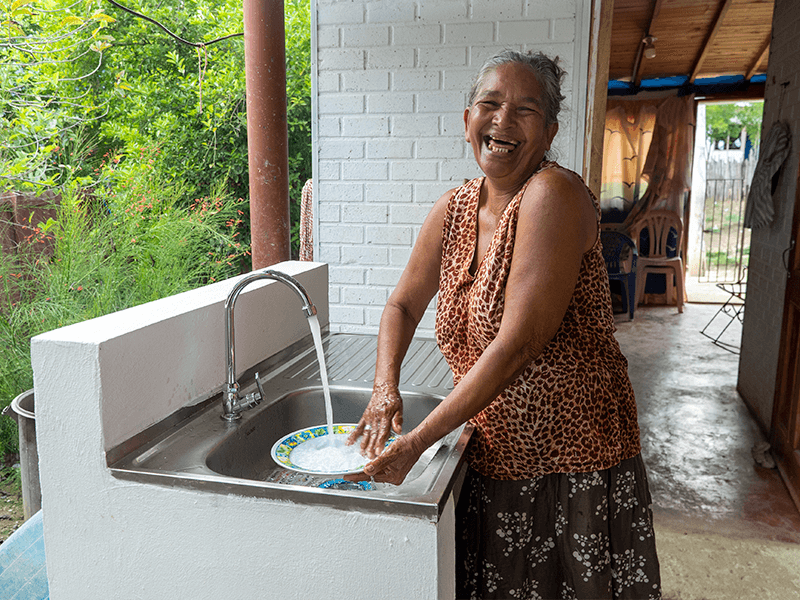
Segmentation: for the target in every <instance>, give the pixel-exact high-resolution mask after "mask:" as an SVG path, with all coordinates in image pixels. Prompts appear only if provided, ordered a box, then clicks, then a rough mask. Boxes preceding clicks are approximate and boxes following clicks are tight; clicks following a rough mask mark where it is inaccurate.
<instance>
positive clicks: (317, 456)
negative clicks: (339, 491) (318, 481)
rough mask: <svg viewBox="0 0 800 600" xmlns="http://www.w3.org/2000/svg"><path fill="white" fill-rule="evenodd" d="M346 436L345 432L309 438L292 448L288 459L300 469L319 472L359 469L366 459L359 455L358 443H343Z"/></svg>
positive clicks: (342, 471)
mask: <svg viewBox="0 0 800 600" xmlns="http://www.w3.org/2000/svg"><path fill="white" fill-rule="evenodd" d="M347 438H348V434H346V433H337V434H334V435H333V436H331V435H322V436H319V437H315V438H311V439H310V440H307V441H305V442H303V443H302V444H300V445H298V446H297V447H296V448H295V449H294V450H292V452H291V454H290V455H289V460H291V461H292V464H294V465H296V466H298V467H300V468H301V469H308V470H309V471H317V472H321V473H344V472H347V471H359V470H361V469H363V468H364V466H365V465H366V464H367V462H368V460H367V458H365V457H364V456H362V455H361V452H360V451H359V448H360V445H359V444H353V445H352V446H347V445H346V444H345V442H346V441H347Z"/></svg>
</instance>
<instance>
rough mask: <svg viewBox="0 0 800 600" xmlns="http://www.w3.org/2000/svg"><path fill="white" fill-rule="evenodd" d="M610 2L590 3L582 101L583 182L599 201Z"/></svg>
mask: <svg viewBox="0 0 800 600" xmlns="http://www.w3.org/2000/svg"><path fill="white" fill-rule="evenodd" d="M613 18H614V0H592V23H591V30H590V31H591V36H590V38H589V81H588V82H587V90H588V93H587V97H586V137H585V140H586V141H585V142H584V147H583V180H584V181H585V182H586V184H587V185H588V186H589V189H591V190H592V191H593V192H594V194H595V196H597V197H598V198H600V187H601V184H602V175H603V141H604V136H605V130H606V101H607V99H608V63H609V59H610V56H611V24H612V20H613Z"/></svg>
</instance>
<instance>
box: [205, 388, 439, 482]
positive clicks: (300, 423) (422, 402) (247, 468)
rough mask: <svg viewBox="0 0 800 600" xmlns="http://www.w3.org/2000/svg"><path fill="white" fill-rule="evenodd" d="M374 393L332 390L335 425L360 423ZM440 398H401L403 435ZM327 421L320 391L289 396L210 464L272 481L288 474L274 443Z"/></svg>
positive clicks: (213, 456) (227, 472) (224, 446)
mask: <svg viewBox="0 0 800 600" xmlns="http://www.w3.org/2000/svg"><path fill="white" fill-rule="evenodd" d="M371 393H372V390H371V389H370V388H354V387H337V386H334V387H332V388H331V406H332V407H333V415H334V420H335V422H337V423H358V420H359V419H360V418H361V413H363V412H364V407H365V406H366V405H367V403H368V402H369V399H370V395H371ZM441 399H442V398H441V396H433V395H430V394H421V393H418V392H417V393H415V392H406V393H405V394H403V429H404V431H411V430H412V429H413V428H414V427H416V426H417V425H419V424H420V423H421V422H422V420H423V419H424V418H425V417H426V416H427V415H428V413H430V412H431V411H432V410H433V409H434V408H435V407H436V405H437V404H439V402H440V401H441ZM325 422H326V420H325V398H324V395H323V391H322V387H311V388H305V389H301V390H297V391H293V392H290V393H288V394H286V395H284V396H282V397H281V398H279V399H278V400H276V401H275V402H274V403H273V404H271V405H270V406H269V407H268V408H267V409H265V410H262V411H260V412H258V413H257V414H254V415H253V416H252V418H251V419H249V421H248V426H247V427H245V428H239V429H237V431H236V432H235V433H234V434H232V435H230V436H228V437H227V438H226V439H225V440H224V441H223V442H221V443H220V444H219V445H218V446H217V447H216V448H214V449H213V450H212V451H211V452H210V453H209V455H208V457H207V459H206V464H207V465H208V467H209V468H210V469H211V470H212V471H214V472H216V473H219V474H221V475H229V476H231V477H241V478H244V479H254V480H258V481H267V480H270V479H271V478H274V476H275V472H276V470H278V471H283V470H284V469H283V468H281V467H279V466H278V465H277V464H276V463H275V461H274V460H273V459H272V456H271V453H270V452H271V450H272V446H273V444H274V443H275V442H277V441H278V440H279V439H280V438H282V437H283V436H285V435H287V434H289V433H291V432H293V431H297V430H300V429H304V428H306V427H314V426H316V425H324V424H325ZM325 479H330V477H326V478H325ZM323 481H324V480H323ZM406 481H409V480H408V479H407V480H406Z"/></svg>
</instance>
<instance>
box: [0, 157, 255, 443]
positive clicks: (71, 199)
mask: <svg viewBox="0 0 800 600" xmlns="http://www.w3.org/2000/svg"><path fill="white" fill-rule="evenodd" d="M158 153H159V150H158V149H153V148H143V149H141V150H140V152H139V153H138V154H137V155H136V156H118V155H116V156H110V155H109V156H107V157H106V162H105V163H103V165H102V169H101V171H100V172H99V173H98V181H100V182H101V185H99V186H98V187H95V188H94V189H93V190H91V191H88V190H85V189H82V188H79V187H78V186H77V185H73V186H70V187H68V188H66V189H65V191H64V193H63V195H62V198H61V203H60V205H59V206H58V207H57V218H56V219H50V220H48V222H47V223H39V224H36V226H35V228H34V230H33V231H34V233H33V234H32V235H31V237H30V238H29V239H28V240H26V241H25V242H23V243H22V244H21V245H20V246H19V247H18V248H17V252H16V253H13V254H12V253H4V254H3V255H2V260H1V261H0V406H6V405H8V404H9V403H10V402H11V400H13V398H14V397H15V396H16V395H17V394H19V393H20V392H22V391H24V390H26V389H30V388H31V387H32V386H33V374H32V370H31V364H30V338H31V337H33V336H35V335H38V334H40V333H44V332H46V331H50V330H52V329H55V328H58V327H63V326H66V325H70V324H72V323H77V322H80V321H85V320H88V319H92V318H94V317H98V316H101V315H104V314H107V313H111V312H114V311H118V310H122V309H124V308H128V307H131V306H135V305H138V304H142V303H144V302H149V301H151V300H156V299H158V298H163V297H165V296H170V295H173V294H177V293H180V292H183V291H186V290H189V289H193V288H195V287H198V286H200V285H204V284H206V283H209V282H212V281H215V280H219V279H224V278H227V277H231V276H233V275H236V274H238V273H239V272H241V271H242V270H243V265H246V264H249V259H248V255H249V247H248V246H247V244H246V243H244V242H243V241H241V240H240V238H242V237H244V236H243V221H242V217H243V215H244V210H243V209H244V208H246V204H245V202H244V201H243V200H242V199H237V198H233V197H230V196H225V195H224V194H218V195H210V196H207V197H203V198H198V199H196V200H195V201H194V202H193V203H192V204H191V205H190V206H189V207H184V206H182V205H180V203H178V202H177V201H176V198H178V197H180V196H181V193H182V190H180V189H178V188H177V187H176V185H177V184H175V183H174V182H169V181H165V180H164V179H163V176H162V175H161V174H159V173H158V171H157V170H156V169H155V168H154V167H153V163H155V162H156V160H157V158H155V157H157V155H158ZM148 157H153V158H148ZM45 245H50V246H51V247H52V255H51V256H48V255H47V254H44V253H43V252H42V247H43V246H45ZM0 421H2V423H0V456H3V455H6V454H8V453H10V452H14V451H16V445H17V434H16V428H15V426H14V423H13V422H12V421H11V420H10V419H0Z"/></svg>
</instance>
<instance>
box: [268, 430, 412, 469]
mask: <svg viewBox="0 0 800 600" xmlns="http://www.w3.org/2000/svg"><path fill="white" fill-rule="evenodd" d="M355 428H356V425H355V424H352V423H350V424H341V423H337V424H334V425H333V438H334V439H333V442H331V440H330V437H329V436H328V426H327V425H318V426H316V427H309V428H306V429H300V430H299V431H295V432H294V433H290V434H289V435H286V436H284V437H282V438H281V439H279V440H278V441H277V442H275V445H274V446H272V458H273V460H274V461H275V462H276V463H278V464H279V465H280V466H281V467H283V468H285V469H291V470H292V471H298V472H300V473H310V474H314V475H352V474H355V473H360V472H361V471H363V470H364V467H365V466H366V464H367V463H368V462H369V460H368V459H367V458H366V457H364V456H361V454H360V453H359V452H358V448H359V445H358V443H356V444H353V445H352V446H345V444H344V441H345V440H346V439H347V436H349V435H350V434H351V433H352V432H353V431H354V430H355ZM395 439H397V436H396V435H395V434H394V433H393V434H391V435H390V436H389V439H388V440H387V442H386V445H387V446H388V445H389V444H391V443H392V442H393V441H394V440H395Z"/></svg>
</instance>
